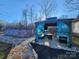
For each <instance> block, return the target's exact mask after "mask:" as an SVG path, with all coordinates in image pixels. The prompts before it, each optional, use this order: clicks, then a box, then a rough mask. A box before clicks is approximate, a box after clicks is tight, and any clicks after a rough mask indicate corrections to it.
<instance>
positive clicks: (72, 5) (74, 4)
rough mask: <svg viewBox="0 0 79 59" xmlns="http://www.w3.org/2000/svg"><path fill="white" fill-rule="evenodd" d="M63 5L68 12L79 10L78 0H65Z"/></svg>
mask: <svg viewBox="0 0 79 59" xmlns="http://www.w3.org/2000/svg"><path fill="white" fill-rule="evenodd" d="M65 6H66V9H67V11H68V12H73V11H79V0H65Z"/></svg>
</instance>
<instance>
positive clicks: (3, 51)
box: [0, 42, 10, 59]
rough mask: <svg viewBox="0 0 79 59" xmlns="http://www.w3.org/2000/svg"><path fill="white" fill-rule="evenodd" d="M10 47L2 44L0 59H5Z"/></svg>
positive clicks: (0, 43) (0, 44)
mask: <svg viewBox="0 0 79 59" xmlns="http://www.w3.org/2000/svg"><path fill="white" fill-rule="evenodd" d="M9 46H10V45H9V44H7V43H4V42H0V59H3V58H4V57H5V55H6V52H7V48H8V47H9Z"/></svg>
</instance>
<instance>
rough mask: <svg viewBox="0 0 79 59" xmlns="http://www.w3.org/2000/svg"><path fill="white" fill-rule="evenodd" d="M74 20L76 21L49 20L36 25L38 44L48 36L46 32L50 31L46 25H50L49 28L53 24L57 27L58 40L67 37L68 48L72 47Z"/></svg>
mask: <svg viewBox="0 0 79 59" xmlns="http://www.w3.org/2000/svg"><path fill="white" fill-rule="evenodd" d="M73 20H75V19H57V18H47V19H46V20H45V21H42V22H39V23H38V24H36V28H35V36H36V39H35V40H36V42H38V41H39V40H42V39H43V38H44V37H45V36H46V31H48V29H47V30H46V29H45V25H46V24H48V26H50V24H51V25H52V26H56V38H57V39H58V40H60V39H62V38H63V37H65V38H66V39H65V40H67V45H68V47H71V45H72V22H73ZM42 34H44V36H42ZM62 40H63V39H62Z"/></svg>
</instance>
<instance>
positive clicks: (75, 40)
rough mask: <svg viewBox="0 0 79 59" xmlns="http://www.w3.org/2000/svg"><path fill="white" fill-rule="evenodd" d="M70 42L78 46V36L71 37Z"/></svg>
mask: <svg viewBox="0 0 79 59" xmlns="http://www.w3.org/2000/svg"><path fill="white" fill-rule="evenodd" d="M72 42H73V43H74V44H76V45H77V46H78V47H79V38H76V37H73V39H72Z"/></svg>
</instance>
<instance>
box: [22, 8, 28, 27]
mask: <svg viewBox="0 0 79 59" xmlns="http://www.w3.org/2000/svg"><path fill="white" fill-rule="evenodd" d="M27 16H28V15H27V9H25V10H23V17H24V21H26V28H27V23H28V22H27Z"/></svg>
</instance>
